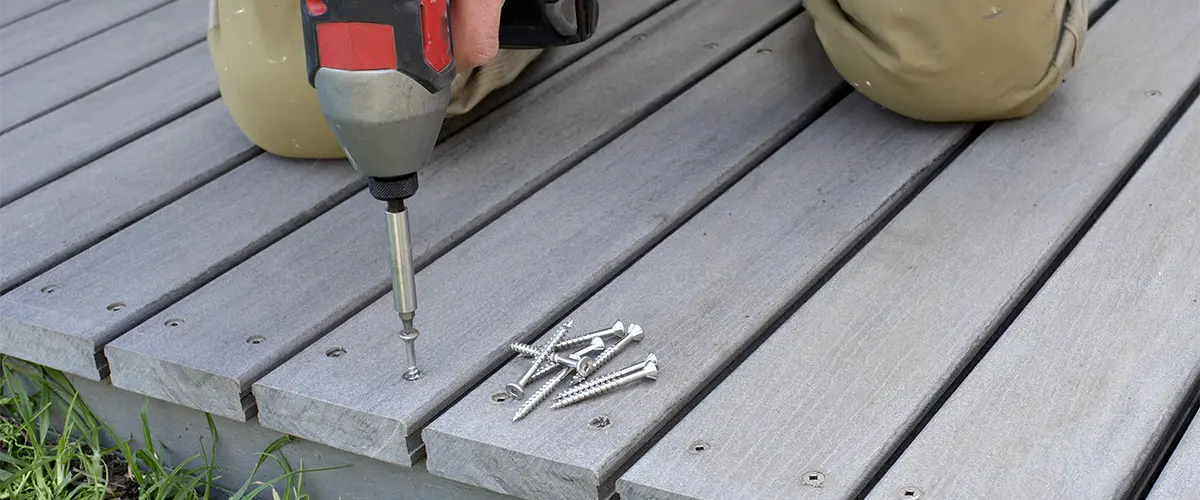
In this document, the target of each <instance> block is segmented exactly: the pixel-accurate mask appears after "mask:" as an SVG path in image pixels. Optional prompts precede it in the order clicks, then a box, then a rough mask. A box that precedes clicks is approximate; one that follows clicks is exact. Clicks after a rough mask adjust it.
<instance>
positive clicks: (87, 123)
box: [0, 44, 218, 206]
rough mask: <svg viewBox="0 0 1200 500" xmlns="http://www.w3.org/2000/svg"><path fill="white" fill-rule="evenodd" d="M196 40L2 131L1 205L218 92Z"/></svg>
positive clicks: (203, 48) (205, 50) (203, 49)
mask: <svg viewBox="0 0 1200 500" xmlns="http://www.w3.org/2000/svg"><path fill="white" fill-rule="evenodd" d="M217 93H218V91H217V76H216V72H215V71H213V67H212V62H211V60H210V59H209V56H208V47H207V46H205V45H204V44H196V45H193V46H192V47H190V48H188V49H185V50H184V51H182V52H180V53H178V54H175V55H173V56H171V57H168V58H166V59H164V60H162V61H159V62H157V63H155V64H153V65H151V66H149V67H147V68H145V69H142V70H140V71H138V72H136V73H134V74H132V75H129V76H127V77H125V78H123V79H121V80H118V81H117V82H114V83H112V84H109V85H107V86H105V87H103V88H101V89H99V90H97V91H95V92H93V93H91V94H88V95H86V96H84V97H82V98H80V99H78V100H75V101H73V102H71V103H70V104H68V105H66V106H63V107H61V108H58V109H57V110H54V111H52V112H50V113H48V114H46V115H45V116H42V117H41V118H38V119H37V120H34V121H32V122H29V123H27V124H25V125H22V126H20V127H17V128H16V129H13V130H12V131H10V132H8V133H6V134H4V135H0V164H3V165H4V170H3V176H4V182H2V183H0V206H2V205H6V204H8V203H10V202H12V201H13V200H14V199H16V198H19V197H21V196H23V195H25V194H27V193H29V192H30V191H32V190H34V189H37V188H38V187H41V186H42V185H45V184H46V183H48V182H50V181H52V180H54V179H57V178H59V177H61V176H63V175H64V174H66V173H68V172H70V171H72V170H75V169H76V168H78V167H80V166H82V165H84V164H86V163H88V162H91V161H92V160H94V159H96V158H98V157H99V156H101V155H104V154H106V153H108V152H110V151H113V150H115V149H117V148H119V147H121V146H123V145H125V144H127V143H128V142H129V141H132V140H133V139H135V138H137V137H139V136H141V135H142V134H145V133H146V132H149V131H150V130H153V129H155V128H158V127H159V126H160V125H162V124H163V123H165V122H168V121H170V120H172V119H174V118H176V117H178V116H180V115H182V114H184V113H186V112H188V111H191V110H192V109H195V108H196V107H198V106H200V105H201V104H204V103H205V102H208V101H211V100H213V99H215V98H216V97H217Z"/></svg>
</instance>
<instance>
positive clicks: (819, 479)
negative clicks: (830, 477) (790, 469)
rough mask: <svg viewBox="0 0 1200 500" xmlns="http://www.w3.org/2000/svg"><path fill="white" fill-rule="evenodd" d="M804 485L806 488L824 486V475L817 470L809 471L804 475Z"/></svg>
mask: <svg viewBox="0 0 1200 500" xmlns="http://www.w3.org/2000/svg"><path fill="white" fill-rule="evenodd" d="M804 484H806V485H808V486H821V485H822V484H825V474H824V473H822V472H821V471H819V470H810V471H808V472H805V473H804Z"/></svg>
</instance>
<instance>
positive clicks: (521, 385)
mask: <svg viewBox="0 0 1200 500" xmlns="http://www.w3.org/2000/svg"><path fill="white" fill-rule="evenodd" d="M570 329H571V320H569V319H568V320H567V321H566V322H565V323H563V324H562V325H559V327H558V330H557V331H555V332H554V337H552V338H551V339H550V343H548V344H546V347H544V348H542V350H541V351H540V352H538V355H537V356H536V357H534V358H533V364H532V365H530V367H529V369H528V370H526V371H525V374H524V375H522V376H521V379H520V380H518V381H517V382H515V383H512V384H508V385H507V386H505V387H504V390H506V391H508V394H509V395H510V396H512V397H513V398H514V399H521V394H522V393H524V392H525V384H528V383H529V380H530V379H531V378H533V374H534V372H536V371H537V369H538V368H540V367H541V366H542V363H544V362H545V361H546V359H547V358H548V357H549V356H550V352H551V350H552V349H554V345H555V344H558V342H559V341H560V340H562V338H563V335H566V334H567V330H570Z"/></svg>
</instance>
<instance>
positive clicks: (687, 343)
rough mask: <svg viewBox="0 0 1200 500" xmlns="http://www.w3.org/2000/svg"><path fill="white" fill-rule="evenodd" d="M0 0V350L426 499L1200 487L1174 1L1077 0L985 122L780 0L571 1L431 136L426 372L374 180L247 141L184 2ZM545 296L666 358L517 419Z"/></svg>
mask: <svg viewBox="0 0 1200 500" xmlns="http://www.w3.org/2000/svg"><path fill="white" fill-rule="evenodd" d="M0 1H2V2H3V3H0V234H2V235H3V236H0V353H3V354H8V355H12V356H14V357H18V358H21V359H25V360H28V361H32V362H35V363H40V364H43V365H47V366H50V367H53V368H57V369H61V370H63V371H66V372H68V373H70V374H71V375H73V376H77V377H81V378H83V379H89V380H93V381H104V382H105V383H111V384H112V385H113V386H115V387H116V388H118V389H119V390H120V391H124V392H123V394H129V395H130V396H131V397H141V396H147V397H150V398H153V399H154V400H155V401H157V402H158V403H157V404H164V405H175V406H177V407H182V408H186V409H188V410H187V411H188V412H195V411H200V412H207V413H211V414H213V415H216V416H218V417H219V418H220V419H221V421H222V422H229V424H230V425H232V424H240V423H242V422H247V423H249V424H252V425H259V424H261V426H262V427H265V428H267V429H270V430H271V431H272V432H282V433H286V434H290V435H293V436H297V437H299V438H301V439H303V440H307V441H311V442H313V443H317V444H318V445H319V446H327V447H331V448H334V449H337V450H339V453H342V452H345V453H347V456H354V455H358V456H363V457H368V458H369V463H370V464H372V465H371V466H372V467H375V468H381V469H382V468H387V467H394V468H400V469H406V470H407V469H410V468H411V469H412V470H414V471H416V472H414V473H413V474H410V475H411V477H413V478H420V479H414V480H413V481H414V484H413V485H412V486H411V488H412V490H411V491H413V492H415V493H414V494H417V495H418V496H421V495H425V496H424V497H428V498H436V497H437V495H438V494H439V493H437V491H443V490H436V488H445V487H446V486H437V487H436V488H435V490H428V491H427V490H425V489H422V488H431V486H428V485H431V484H437V485H441V484H443V483H439V482H438V481H444V480H450V481H452V482H446V483H445V484H462V487H463V488H466V489H464V490H462V491H468V490H471V491H489V492H494V493H497V494H501V495H512V496H513V497H517V498H526V499H560V498H571V499H576V498H579V499H597V500H599V499H602V498H608V497H609V496H611V495H613V494H614V493H619V494H620V496H621V498H623V499H713V500H716V499H721V500H725V499H741V498H746V499H751V498H753V499H762V498H781V499H782V498H787V499H794V498H848V497H867V498H880V499H884V498H900V499H918V498H921V499H928V498H995V497H1011V496H1014V495H1015V496H1016V497H1020V498H1073V497H1085V498H1125V497H1141V496H1142V495H1145V494H1149V495H1150V498H1154V499H1175V498H1185V497H1187V495H1188V494H1191V492H1194V491H1197V489H1198V488H1200V486H1198V485H1200V476H1198V475H1197V472H1196V471H1198V470H1200V451H1198V450H1200V422H1196V421H1193V420H1195V419H1194V418H1193V415H1194V414H1195V413H1196V406H1197V405H1200V169H1198V168H1197V166H1198V165H1200V146H1198V145H1200V109H1198V108H1197V106H1195V105H1194V101H1195V100H1196V97H1197V93H1198V91H1200V53H1197V51H1196V47H1200V17H1198V16H1196V15H1194V14H1195V6H1194V3H1192V2H1190V1H1189V0H1157V1H1155V0H1116V1H1107V2H1102V1H1094V0H1093V1H1092V2H1090V3H1091V5H1090V9H1091V21H1092V25H1091V27H1090V28H1089V30H1088V33H1087V35H1086V42H1085V44H1084V49H1083V51H1082V54H1081V59H1080V62H1079V66H1078V67H1077V68H1075V69H1074V70H1073V72H1072V73H1070V74H1069V75H1068V77H1067V79H1066V82H1064V83H1063V85H1062V86H1061V87H1060V88H1059V90H1057V91H1056V92H1055V94H1054V95H1053V96H1052V97H1051V98H1050V100H1049V101H1048V102H1047V103H1046V104H1045V105H1044V106H1043V108H1042V109H1040V110H1039V111H1038V112H1037V113H1036V114H1035V115H1033V116H1031V117H1029V118H1026V119H1022V120H1014V121H1007V122H1001V123H983V124H928V123H919V122H915V121H912V120H908V119H905V118H903V117H899V116H897V115H895V114H893V113H890V112H889V111H887V110H885V109H882V108H881V107H880V106H878V105H876V104H874V103H872V102H871V101H869V100H868V99H866V98H865V97H863V96H862V95H860V94H858V93H857V92H855V90H854V88H855V87H856V86H861V85H869V82H846V81H843V80H842V79H841V77H840V76H839V75H838V73H837V72H836V71H835V70H834V68H833V67H832V65H831V64H830V63H829V61H828V60H827V59H826V57H825V55H824V53H823V51H822V50H821V46H820V41H819V40H818V38H817V36H816V33H815V30H814V29H813V26H812V20H811V18H810V17H809V15H808V14H807V13H806V12H804V10H803V7H802V1H801V0H753V1H746V0H611V1H608V2H602V4H603V7H604V11H603V14H602V16H601V26H600V29H599V32H598V33H597V35H596V36H595V37H594V38H593V39H592V40H590V41H588V42H586V43H584V44H581V45H578V46H573V47H568V48H563V49H556V50H550V51H548V52H546V53H545V54H543V55H542V56H541V57H540V58H539V60H538V61H536V62H535V63H534V64H533V65H532V66H531V67H530V68H529V70H527V71H526V72H525V73H524V74H523V75H522V76H521V77H519V78H518V79H517V80H516V81H515V82H513V83H512V84H510V85H509V86H508V87H506V88H504V89H501V90H499V91H497V92H495V93H494V94H493V95H492V96H490V97H489V98H488V99H487V100H485V102H484V103H483V104H481V106H480V108H479V109H478V110H476V111H474V112H472V113H471V114H469V115H467V116H463V117H457V118H454V119H451V120H448V121H447V125H446V127H445V130H444V131H443V138H442V140H441V141H440V143H439V144H438V146H437V148H436V149H435V152H434V155H433V158H432V160H431V164H430V166H429V167H428V168H427V169H426V170H424V171H422V174H421V175H422V180H421V183H422V186H421V190H420V192H419V193H418V194H417V196H416V197H415V198H414V199H413V200H411V203H410V204H411V206H412V207H413V210H412V215H411V217H412V226H413V230H414V248H413V250H414V252H415V255H416V260H417V265H418V273H417V286H418V292H419V300H420V309H419V310H418V316H417V318H418V326H419V327H420V329H421V332H422V336H421V337H420V339H419V340H418V354H419V356H420V358H421V361H422V364H423V366H424V368H425V375H424V377H423V378H422V379H420V380H419V381H416V382H406V381H404V380H402V379H401V378H400V374H401V372H402V370H403V366H402V360H403V346H402V344H401V343H400V342H399V340H398V339H397V338H396V337H395V335H394V333H395V332H396V329H397V326H398V319H397V318H396V317H395V312H394V311H393V310H392V306H391V301H390V297H389V296H388V287H389V286H390V282H389V278H388V275H387V274H386V271H385V270H386V266H387V259H388V255H387V252H386V247H385V244H384V236H385V235H384V231H383V226H382V207H381V205H380V203H379V202H377V201H376V200H374V199H372V198H371V197H370V196H369V194H368V193H366V192H365V190H364V183H363V181H362V179H361V178H359V176H358V175H357V174H356V173H355V172H354V171H353V169H351V168H350V167H349V165H348V163H347V162H345V161H316V162H314V161H302V160H293V159H286V158H281V157H277V156H274V155H271V154H268V153H264V152H262V151H261V150H260V149H258V148H256V147H255V146H254V145H253V144H252V143H250V142H249V141H248V140H247V139H246V138H245V137H244V136H242V134H241V133H240V131H239V130H238V128H237V126H236V125H235V124H234V123H233V120H232V119H231V118H230V116H229V114H228V112H227V111H226V109H225V106H224V104H223V102H222V100H221V98H220V96H219V92H218V89H217V79H216V75H215V72H214V68H213V66H212V64H211V61H210V60H209V57H208V52H207V50H208V49H207V46H206V45H205V43H204V26H205V22H206V15H207V12H206V6H207V2H206V1H205V0H122V1H114V0H66V1H56V0H37V1H35V0H11V1H10V0H0ZM1188 14H1190V15H1188ZM40 33H52V34H53V36H40V35H39V34H40ZM145 40H154V41H155V43H145V42H144V41H145ZM568 319H569V320H571V321H572V324H573V329H572V330H573V333H581V332H585V331H590V330H595V329H601V328H604V327H607V326H608V325H611V324H612V323H613V322H614V321H617V320H620V321H622V322H624V323H626V324H630V323H636V324H637V325H639V326H641V327H642V328H643V329H644V332H645V337H644V339H642V340H641V341H640V342H633V343H630V344H629V345H628V348H626V349H625V350H623V351H622V352H621V353H620V354H618V355H617V356H616V357H615V358H614V359H613V360H612V361H610V362H609V363H608V364H606V365H604V366H603V367H602V368H601V369H600V372H602V373H607V372H609V371H611V370H616V369H619V368H622V367H625V366H628V365H631V364H634V363H637V362H639V361H641V360H644V359H646V357H647V355H649V354H654V355H655V356H656V357H657V359H658V361H659V368H660V369H661V372H660V374H659V376H658V378H657V379H656V380H653V381H642V382H639V383H635V384H634V385H632V386H629V387H625V388H622V389H618V390H617V391H616V392H615V393H612V394H606V395H603V396H600V397H597V398H594V399H592V400H588V401H585V402H583V403H580V404H576V405H573V406H569V407H566V408H562V409H552V408H550V403H551V402H552V400H548V401H547V402H545V403H543V404H542V405H541V406H539V407H537V408H536V409H534V411H533V412H532V413H531V414H530V415H529V416H528V417H526V418H524V419H523V420H519V421H516V422H513V421H511V419H512V415H513V413H514V412H516V410H517V409H518V408H519V407H520V405H521V404H523V403H524V402H525V400H527V399H528V395H529V394H530V393H532V392H534V391H535V390H536V389H537V388H538V387H540V386H541V385H542V380H539V381H536V382H534V383H532V384H530V386H529V387H528V389H527V391H526V398H525V399H524V400H514V399H512V398H507V397H503V398H502V397H498V396H497V394H498V393H499V392H500V391H502V390H503V388H504V386H505V384H507V383H509V382H513V381H515V380H516V379H518V378H519V377H520V376H521V374H522V373H523V372H524V371H525V369H526V368H527V366H528V362H529V361H528V360H527V359H525V358H519V357H514V353H513V352H512V351H511V350H510V349H509V347H508V344H509V343H511V342H528V343H541V342H545V341H546V340H547V339H548V337H549V336H550V335H551V334H552V333H553V331H554V330H555V328H556V327H557V326H558V325H559V324H561V323H562V322H564V321H566V320H568ZM609 344H610V345H611V341H610V343H609ZM565 387H566V384H562V385H560V386H559V387H558V388H557V389H556V390H554V393H557V392H559V391H560V390H561V389H563V388H565ZM168 413H169V412H168ZM176 413H178V414H180V415H184V414H187V415H192V414H193V413H187V412H176ZM174 425H187V424H182V423H179V422H176V423H174ZM364 460H366V459H364ZM430 474H432V475H433V476H437V477H438V479H437V480H436V481H433V480H431V479H429V478H430V477H431V476H429V475H430ZM397 477H400V476H397ZM403 477H408V476H403ZM1014 478H1018V479H1014ZM417 483H420V484H417ZM1013 488H1020V490H1019V491H1017V492H1014V490H1013ZM357 494H362V495H368V494H369V493H367V492H360V493H357Z"/></svg>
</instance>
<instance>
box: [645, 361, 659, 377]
mask: <svg viewBox="0 0 1200 500" xmlns="http://www.w3.org/2000/svg"><path fill="white" fill-rule="evenodd" d="M642 376H643V377H645V378H648V379H650V380H658V362H657V361H647V362H646V366H645V367H643V368H642Z"/></svg>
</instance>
